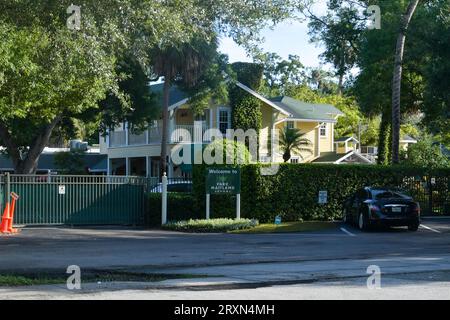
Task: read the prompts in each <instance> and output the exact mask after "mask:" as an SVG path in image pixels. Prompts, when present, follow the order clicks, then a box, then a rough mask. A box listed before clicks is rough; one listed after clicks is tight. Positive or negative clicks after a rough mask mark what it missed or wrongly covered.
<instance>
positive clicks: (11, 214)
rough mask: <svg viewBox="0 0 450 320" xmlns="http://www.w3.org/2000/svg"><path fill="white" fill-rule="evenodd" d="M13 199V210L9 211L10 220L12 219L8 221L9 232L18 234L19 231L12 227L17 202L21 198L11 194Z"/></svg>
mask: <svg viewBox="0 0 450 320" xmlns="http://www.w3.org/2000/svg"><path fill="white" fill-rule="evenodd" d="M11 198H12V201H11V208H10V210H9V218H10V219H9V220H8V232H11V233H17V232H19V231H18V230H17V229H14V228H13V227H12V225H13V220H14V209H15V208H16V200H18V199H19V196H18V195H17V194H16V193H14V192H11Z"/></svg>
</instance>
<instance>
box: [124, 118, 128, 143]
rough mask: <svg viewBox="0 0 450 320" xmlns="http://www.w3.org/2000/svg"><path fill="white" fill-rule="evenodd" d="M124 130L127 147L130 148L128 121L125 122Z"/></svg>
mask: <svg viewBox="0 0 450 320" xmlns="http://www.w3.org/2000/svg"><path fill="white" fill-rule="evenodd" d="M124 129H125V145H126V146H128V141H129V140H128V138H129V137H128V133H129V132H128V121H127V122H125V128H124Z"/></svg>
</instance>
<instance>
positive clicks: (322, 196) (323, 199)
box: [319, 191, 328, 204]
mask: <svg viewBox="0 0 450 320" xmlns="http://www.w3.org/2000/svg"><path fill="white" fill-rule="evenodd" d="M327 202H328V191H319V204H325V203H327Z"/></svg>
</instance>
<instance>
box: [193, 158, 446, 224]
mask: <svg viewBox="0 0 450 320" xmlns="http://www.w3.org/2000/svg"><path fill="white" fill-rule="evenodd" d="M260 166H261V165H256V164H255V165H245V166H242V167H241V173H242V177H241V181H242V185H241V216H242V217H243V218H250V219H258V220H259V221H260V222H271V221H273V219H274V218H275V216H277V215H281V216H282V218H283V220H284V221H297V220H301V219H303V220H334V219H339V218H340V217H341V214H342V204H343V202H344V200H345V199H346V198H347V197H348V196H349V195H351V194H353V193H354V192H355V191H356V190H358V189H360V188H362V187H364V186H367V185H372V186H390V187H397V188H403V189H407V186H406V185H405V182H406V181H407V179H409V180H408V181H411V179H412V180H414V179H423V177H424V176H425V175H427V174H432V175H433V176H435V177H438V179H437V183H438V184H437V187H438V188H440V194H441V196H444V197H448V194H449V186H448V181H449V180H448V179H450V170H449V169H441V170H433V171H430V170H427V169H424V168H411V167H401V166H389V167H387V166H373V165H319V164H300V165H299V164H281V165H280V169H279V171H278V173H277V174H276V175H273V176H261V175H260V173H259V172H260ZM205 169H206V166H203V165H196V166H194V208H195V210H196V212H202V213H204V212H205V200H204V199H205ZM406 177H407V179H405V178H406ZM440 178H442V179H440ZM320 190H327V191H328V203H327V204H325V205H319V204H318V203H317V202H318V193H319V191H320ZM234 214H235V199H234V197H232V196H222V195H221V196H211V216H212V217H215V218H218V217H230V218H231V217H234Z"/></svg>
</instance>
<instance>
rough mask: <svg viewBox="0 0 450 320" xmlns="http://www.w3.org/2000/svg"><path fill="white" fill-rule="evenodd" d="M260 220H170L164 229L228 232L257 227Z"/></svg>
mask: <svg viewBox="0 0 450 320" xmlns="http://www.w3.org/2000/svg"><path fill="white" fill-rule="evenodd" d="M257 225H258V221H256V220H250V219H239V220H233V219H224V218H222V219H210V220H193V219H190V220H187V221H175V222H169V223H167V224H166V225H164V226H163V228H164V229H167V230H174V231H182V232H227V231H233V230H242V229H249V228H252V227H256V226H257Z"/></svg>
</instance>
